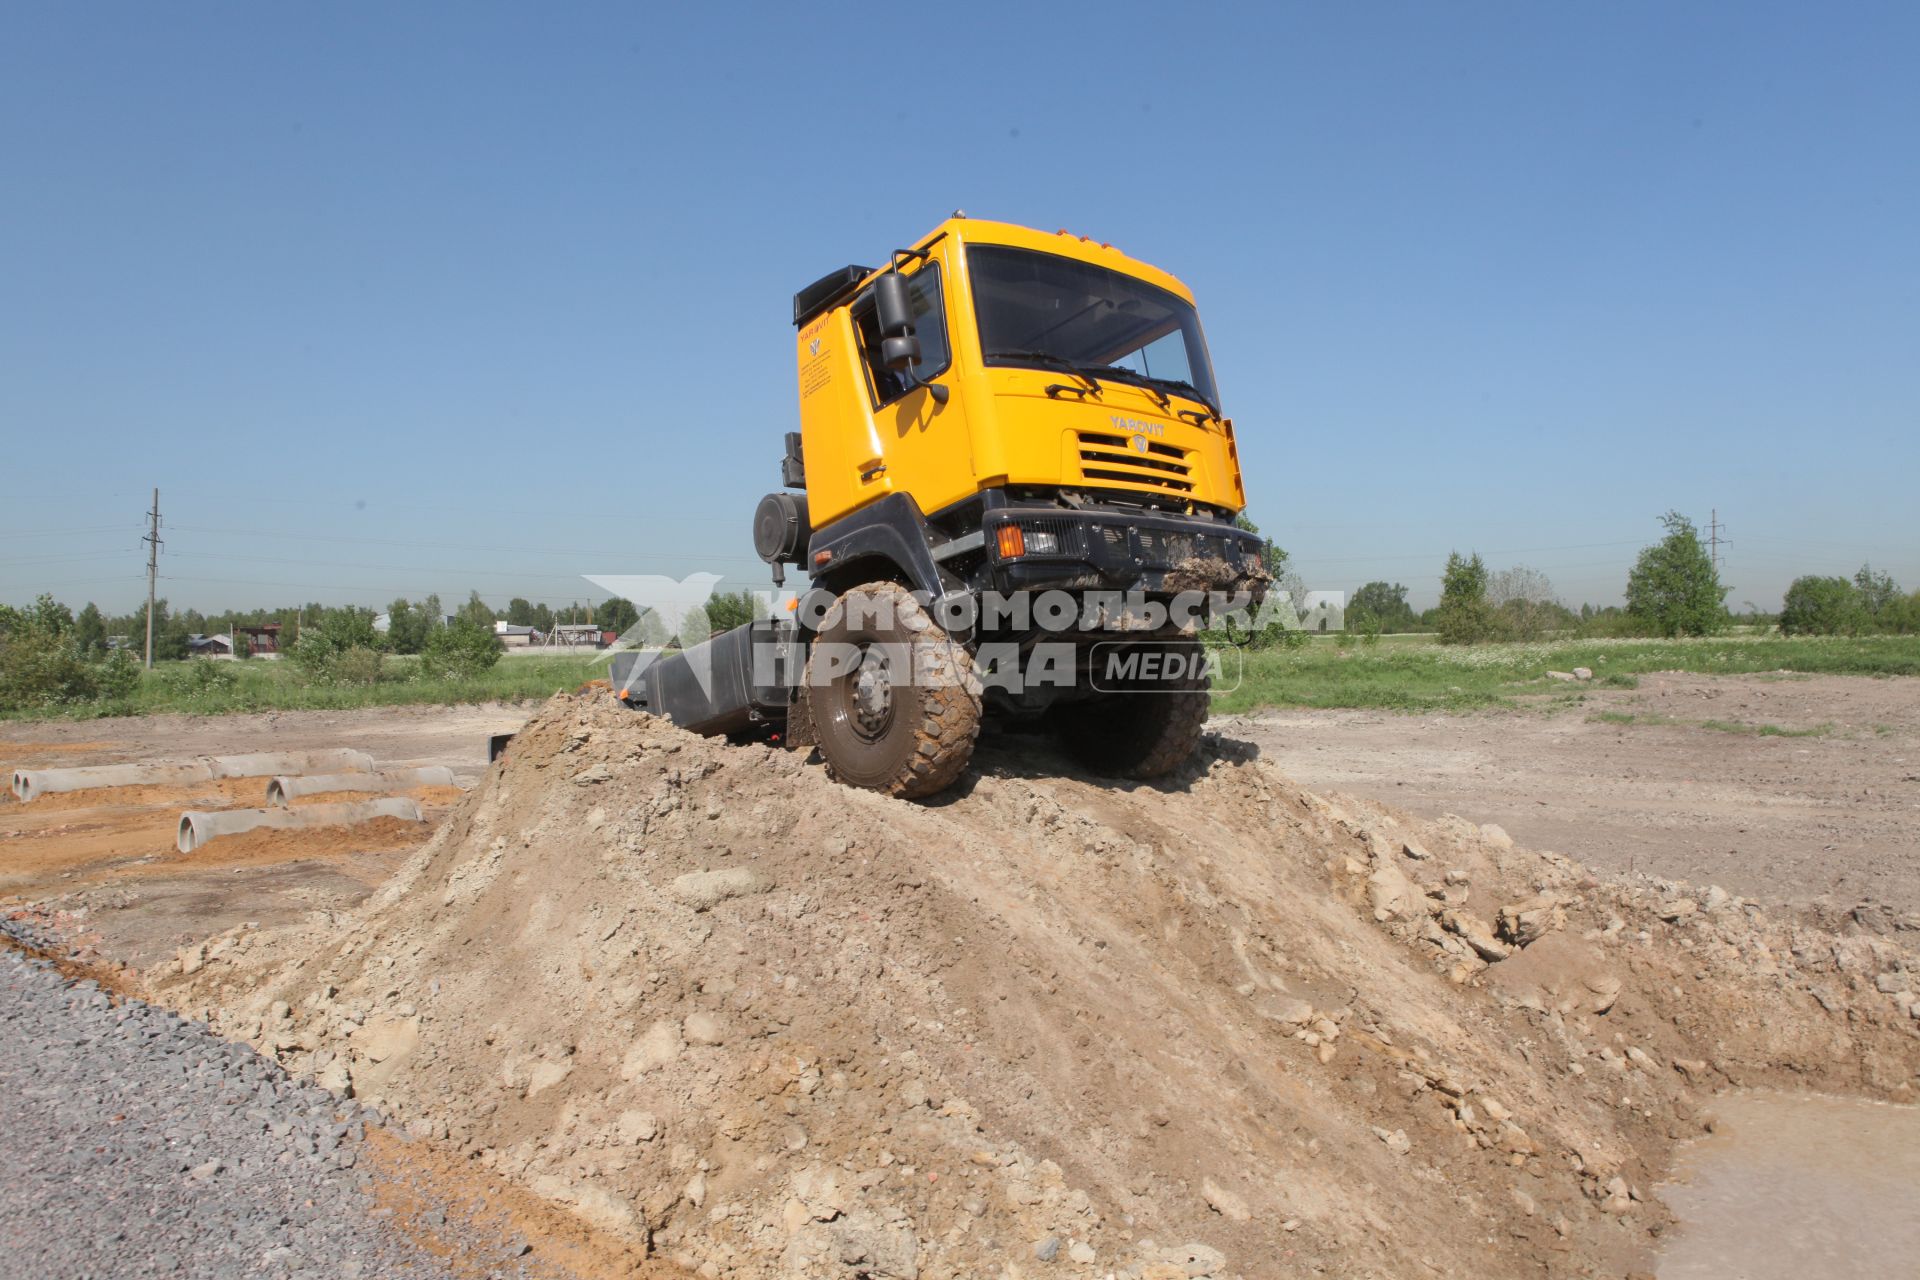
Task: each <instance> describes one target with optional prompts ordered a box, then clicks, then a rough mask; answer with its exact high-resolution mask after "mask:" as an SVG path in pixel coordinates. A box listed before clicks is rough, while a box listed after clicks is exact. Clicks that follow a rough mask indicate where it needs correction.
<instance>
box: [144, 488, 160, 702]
mask: <svg viewBox="0 0 1920 1280" xmlns="http://www.w3.org/2000/svg"><path fill="white" fill-rule="evenodd" d="M147 518H148V520H149V521H150V523H149V524H148V526H147V536H146V537H144V538H142V539H140V541H142V542H144V543H146V544H147V670H149V671H151V670H153V584H154V580H155V579H156V578H158V577H159V576H160V491H159V490H158V489H155V490H154V491H153V510H152V511H150V512H148V513H147Z"/></svg>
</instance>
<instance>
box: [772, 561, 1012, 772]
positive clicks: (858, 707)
mask: <svg viewBox="0 0 1920 1280" xmlns="http://www.w3.org/2000/svg"><path fill="white" fill-rule="evenodd" d="M805 696H806V702H807V712H808V718H809V719H810V721H811V725H810V726H809V727H810V729H811V731H812V735H813V738H814V741H815V742H816V743H817V744H818V746H819V748H820V754H821V755H822V756H823V757H824V758H825V759H826V762H827V772H828V773H829V774H830V775H831V776H832V777H833V778H834V779H835V780H836V781H839V782H844V783H847V784H848V785H850V786H856V787H865V788H867V789H869V790H873V791H881V792H885V793H886V794H888V795H893V796H900V797H902V798H913V797H918V796H930V795H933V794H934V793H935V792H938V791H942V790H944V789H946V788H947V787H948V786H951V785H952V784H953V782H954V780H955V779H956V778H958V777H959V776H960V774H961V772H962V771H963V770H965V769H966V767H967V761H968V760H970V759H972V757H973V744H974V741H975V739H976V738H978V737H979V735H980V679H979V676H978V675H977V674H976V673H975V671H974V668H973V657H972V655H971V654H969V653H968V652H967V651H966V649H965V648H963V647H962V646H960V645H959V644H956V643H955V642H954V641H953V640H952V639H951V638H949V637H948V635H947V634H946V632H944V631H942V630H941V629H940V628H939V627H938V626H937V625H935V623H934V621H933V619H932V618H931V617H930V616H928V614H927V611H926V610H925V609H924V608H922V607H921V605H920V602H919V601H917V600H915V599H914V598H913V596H912V594H911V593H910V592H908V590H907V589H906V588H905V587H902V586H900V585H898V584H897V583H892V582H869V583H867V584H865V585H863V586H858V587H854V588H853V589H852V590H850V591H847V592H844V593H843V594H842V595H841V596H840V598H839V599H837V600H835V601H834V602H833V604H832V606H831V607H829V608H828V610H827V612H826V616H825V617H824V618H822V619H821V623H820V628H819V631H818V632H817V633H816V634H815V637H814V641H813V648H812V652H811V653H810V654H809V656H808V658H807V672H806V677H805Z"/></svg>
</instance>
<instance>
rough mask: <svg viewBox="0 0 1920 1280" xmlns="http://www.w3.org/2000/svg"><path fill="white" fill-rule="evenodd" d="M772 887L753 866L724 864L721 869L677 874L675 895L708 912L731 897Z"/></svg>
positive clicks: (746, 894)
mask: <svg viewBox="0 0 1920 1280" xmlns="http://www.w3.org/2000/svg"><path fill="white" fill-rule="evenodd" d="M769 887H770V886H769V885H768V884H767V882H766V881H765V880H764V879H762V878H761V877H760V875H759V874H758V873H757V872H755V871H753V870H752V869H751V868H749V867H724V868H721V869H720V870H717V871H690V872H688V873H687V874H686V875H683V876H675V877H674V880H673V895H674V897H676V898H678V899H680V901H682V902H684V903H686V904H687V905H688V906H690V907H692V908H693V909H694V910H695V911H707V910H711V909H712V908H714V907H716V906H718V905H719V904H720V903H722V902H725V901H726V900H727V899H729V898H744V897H746V896H748V895H749V894H755V893H765V892H766V891H767V890H768V888H769Z"/></svg>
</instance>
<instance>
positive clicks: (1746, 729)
mask: <svg viewBox="0 0 1920 1280" xmlns="http://www.w3.org/2000/svg"><path fill="white" fill-rule="evenodd" d="M1587 719H1588V720H1589V721H1590V722H1592V723H1595V724H1637V725H1667V726H1678V727H1680V728H1688V729H1710V730H1712V731H1713V732H1715V733H1741V734H1753V735H1754V736H1756V737H1761V738H1824V737H1826V736H1827V735H1828V734H1829V733H1832V732H1833V725H1832V723H1831V722H1828V723H1824V724H1816V725H1811V726H1809V727H1807V728H1805V729H1789V728H1787V727H1786V726H1784V725H1777V724H1748V723H1746V722H1745V721H1744V720H1683V719H1681V718H1680V717H1678V716H1663V715H1656V714H1654V713H1652V712H1644V711H1643V712H1632V711H1601V712H1598V713H1596V714H1594V715H1590V716H1588V717H1587Z"/></svg>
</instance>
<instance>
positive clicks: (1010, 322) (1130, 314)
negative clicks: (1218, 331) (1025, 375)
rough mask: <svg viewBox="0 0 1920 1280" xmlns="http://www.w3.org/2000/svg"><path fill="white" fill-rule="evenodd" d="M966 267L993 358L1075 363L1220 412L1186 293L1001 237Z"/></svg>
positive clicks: (971, 254) (979, 248)
mask: <svg viewBox="0 0 1920 1280" xmlns="http://www.w3.org/2000/svg"><path fill="white" fill-rule="evenodd" d="M967 271H968V274H969V275H970V276H971V277H972V280H973V308H974V312H975V314H976V315H977V316H978V317H979V322H980V349H981V351H982V352H984V353H985V356H986V361H987V363H988V364H990V365H1029V366H1034V367H1039V368H1072V369H1075V370H1081V371H1084V372H1086V373H1092V374H1095V375H1099V376H1105V377H1111V378H1114V379H1115V380H1116V381H1121V382H1137V383H1141V384H1143V385H1148V386H1151V387H1156V388H1159V389H1161V390H1164V391H1168V392H1171V393H1172V394H1174V395H1184V396H1186V397H1188V398H1189V399H1196V400H1199V401H1201V402H1202V403H1204V404H1205V405H1206V406H1207V407H1208V408H1209V409H1212V410H1213V411H1215V412H1216V413H1217V412H1218V411H1219V408H1220V397H1219V393H1218V392H1217V391H1216V390H1215V389H1214V385H1213V366H1212V365H1211V364H1210V363H1209V362H1208V360H1207V343H1206V339H1205V338H1203V337H1201V335H1200V317H1199V316H1198V315H1197V314H1195V312H1194V309H1193V308H1192V307H1191V306H1190V305H1188V303H1187V302H1186V301H1185V300H1184V299H1182V298H1180V297H1179V296H1177V295H1175V294H1171V293H1168V292H1167V291H1166V290H1165V289H1162V288H1159V287H1158V286H1156V285H1151V284H1148V283H1147V282H1146V281H1144V280H1141V279H1139V278H1137V277H1135V276H1130V275H1125V274H1123V273H1121V272H1118V271H1110V270H1108V269H1107V268H1105V267H1097V266H1094V265H1093V264H1092V263H1088V262H1078V261H1076V260H1074V259H1072V258H1062V257H1060V256H1058V255H1057V254H1051V253H1036V252H1034V251H1033V250H1031V249H1009V248H1006V247H1004V246H999V245H972V246H970V247H969V248H968V249H967Z"/></svg>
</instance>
